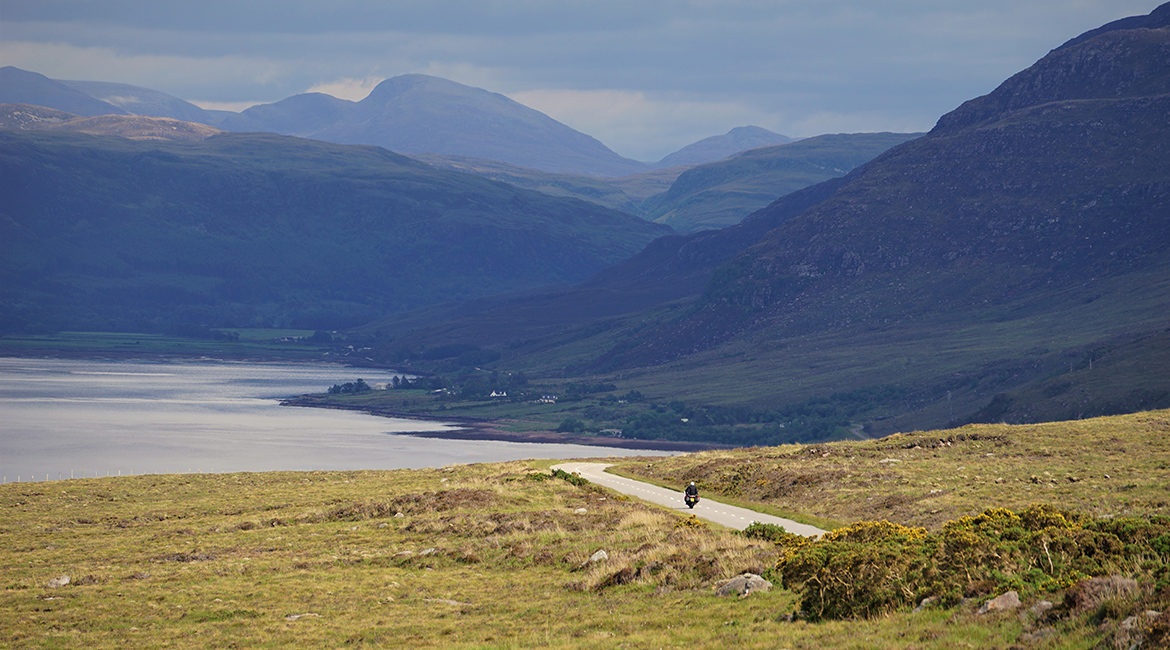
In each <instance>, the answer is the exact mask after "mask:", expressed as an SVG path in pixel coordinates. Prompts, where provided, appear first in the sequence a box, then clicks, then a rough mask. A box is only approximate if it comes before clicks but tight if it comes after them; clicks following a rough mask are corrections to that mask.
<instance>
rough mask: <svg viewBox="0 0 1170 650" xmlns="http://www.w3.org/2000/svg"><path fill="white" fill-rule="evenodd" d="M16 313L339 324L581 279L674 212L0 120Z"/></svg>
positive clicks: (336, 150)
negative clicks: (651, 213)
mask: <svg viewBox="0 0 1170 650" xmlns="http://www.w3.org/2000/svg"><path fill="white" fill-rule="evenodd" d="M0 184H2V185H0V196H3V197H4V198H3V203H2V204H0V212H2V214H3V220H2V221H0V235H2V236H0V248H2V250H0V279H2V281H0V287H2V291H3V295H2V297H0V304H2V305H3V307H2V310H0V313H2V319H0V322H2V323H3V327H2V329H4V330H6V331H12V330H18V331H19V330H32V331H43V330H54V329H61V328H71V329H76V328H93V329H99V330H126V329H132V330H135V331H159V330H168V331H169V330H171V329H173V328H178V329H179V330H184V329H190V328H196V329H197V328H200V327H216V326H235V327H244V326H252V325H258V326H269V327H271V326H276V325H282V324H283V325H297V326H299V327H307V328H311V329H312V328H319V329H334V328H337V327H340V326H343V325H352V324H357V323H359V322H364V321H366V320H369V319H371V318H373V317H375V316H380V315H383V314H386V313H390V312H394V311H398V310H402V309H408V308H412V307H418V306H421V305H425V304H430V303H436V302H441V301H446V300H455V299H460V298H471V297H475V296H479V295H485V294H489V293H496V292H500V291H506V290H512V289H517V288H521V287H525V286H535V285H544V284H549V283H557V282H575V281H580V280H581V279H583V278H586V277H588V276H589V275H591V274H593V273H595V272H596V271H597V270H599V269H601V268H603V267H605V266H607V265H610V264H613V263H615V262H617V261H620V260H621V259H624V258H625V257H627V256H629V255H631V254H633V253H635V252H637V251H638V250H639V249H641V248H642V247H643V246H645V244H646V243H648V242H649V241H651V240H652V239H654V238H655V237H658V236H660V235H662V234H664V233H667V232H669V230H668V229H666V228H665V227H662V226H657V225H655V224H650V223H647V222H645V221H642V220H640V219H637V218H635V217H631V216H628V215H625V214H621V213H618V212H614V211H609V210H605V209H603V208H600V207H598V206H595V205H593V204H589V203H584V202H581V201H575V200H568V199H557V198H554V197H550V196H548V195H545V194H541V193H538V192H528V191H524V190H520V189H517V188H514V187H512V186H508V185H505V184H502V183H495V182H492V181H488V180H486V179H481V178H478V177H475V176H470V175H467V174H460V173H455V172H446V171H440V170H435V169H433V168H430V167H428V166H426V165H424V164H422V163H419V162H417V161H413V160H410V159H408V158H405V157H402V156H399V155H396V154H393V153H390V152H388V151H386V150H384V149H378V148H375V147H353V146H340V145H332V144H327V143H322V142H315V141H310V140H302V139H297V138H290V137H285V136H276V135H265V134H247V135H243V134H222V135H218V136H214V137H211V138H208V139H206V140H203V141H201V142H196V143H167V142H138V141H131V140H126V139H122V138H112V137H97V136H86V135H81V134H70V133H51V132H43V131H41V132H24V131H0Z"/></svg>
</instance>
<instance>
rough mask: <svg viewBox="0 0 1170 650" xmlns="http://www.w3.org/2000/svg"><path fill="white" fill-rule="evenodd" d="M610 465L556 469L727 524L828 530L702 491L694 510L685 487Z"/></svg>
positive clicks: (806, 533)
mask: <svg viewBox="0 0 1170 650" xmlns="http://www.w3.org/2000/svg"><path fill="white" fill-rule="evenodd" d="M607 467H609V465H605V464H602V463H562V464H560V465H556V466H554V467H553V469H559V470H564V471H566V472H568V473H570V474H580V475H581V476H582V477H583V478H585V479H588V480H589V481H590V482H593V483H597V484H598V485H601V486H603V487H607V488H610V489H612V490H617V491H618V492H621V493H622V494H628V495H629V496H632V497H637V498H639V499H642V500H643V501H649V502H650V503H654V504H657V505H660V506H665V507H667V508H672V509H674V510H678V511H680V512H683V513H691V514H694V515H695V516H697V517H700V518H702V519H706V520H708V521H713V522H715V523H717V524H719V525H721V526H727V527H728V528H735V529H736V530H743V529H744V528H747V527H748V526H750V525H751V523H752V522H753V521H758V522H760V523H764V524H776V525H777V526H783V527H784V530H786V531H788V532H790V533H796V534H798V535H804V536H805V537H813V536H815V535H820V534H822V533H824V532H825V531H823V530H821V529H820V528H817V527H816V526H809V525H808V524H801V523H797V522H795V521H792V520H791V519H784V518H781V517H773V516H772V515H766V514H763V513H761V512H756V511H755V510H748V509H747V508H737V507H736V506H729V505H726V504H723V503H719V502H717V501H712V500H711V499H708V498H707V497H704V496H703V495H701V494H700V495H699V496H700V500H699V503H698V504H697V505H695V508H694V510H691V509H689V508H687V506H686V504H685V503H683V500H682V490H668V489H666V488H661V487H658V486H657V485H651V484H649V483H643V482H641V481H635V480H633V479H628V478H624V477H621V476H615V475H613V474H607V473H606V472H605V468H607Z"/></svg>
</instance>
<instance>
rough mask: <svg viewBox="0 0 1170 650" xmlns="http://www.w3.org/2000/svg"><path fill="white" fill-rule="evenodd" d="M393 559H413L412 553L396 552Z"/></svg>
mask: <svg viewBox="0 0 1170 650" xmlns="http://www.w3.org/2000/svg"><path fill="white" fill-rule="evenodd" d="M393 557H395V558H408V557H414V551H398V552H397V553H395V554H394V556H393Z"/></svg>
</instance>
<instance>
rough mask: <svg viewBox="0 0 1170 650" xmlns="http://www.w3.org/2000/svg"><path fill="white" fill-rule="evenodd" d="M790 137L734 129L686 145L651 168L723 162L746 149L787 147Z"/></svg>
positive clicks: (749, 128) (752, 128) (762, 130)
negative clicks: (784, 145) (779, 145)
mask: <svg viewBox="0 0 1170 650" xmlns="http://www.w3.org/2000/svg"><path fill="white" fill-rule="evenodd" d="M792 141H793V140H792V138H790V137H788V136H786V135H780V134H779V133H773V132H771V131H769V130H768V129H765V128H761V127H758V126H737V127H735V128H734V129H732V130H730V131H728V132H727V133H725V134H723V135H714V136H711V137H709V138H703V139H702V140H699V141H698V142H695V143H693V144H689V145H687V146H685V147H683V148H682V149H679V150H678V151H676V152H674V153H672V154H670V155H669V156H666V157H665V158H663V159H662V160H660V161H658V163H657V164H656V165H655V167H658V168H663V167H674V166H675V165H701V164H703V163H709V162H715V161H716V160H723V159H724V158H726V157H728V156H733V155H735V154H737V153H739V152H741V151H746V150H747V149H756V148H758V147H768V146H771V145H775V144H788V143H790V142H792Z"/></svg>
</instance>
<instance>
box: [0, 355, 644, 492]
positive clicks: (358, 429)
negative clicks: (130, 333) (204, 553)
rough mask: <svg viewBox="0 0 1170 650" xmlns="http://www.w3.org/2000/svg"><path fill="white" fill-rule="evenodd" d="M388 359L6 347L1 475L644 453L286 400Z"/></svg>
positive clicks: (368, 374)
mask: <svg viewBox="0 0 1170 650" xmlns="http://www.w3.org/2000/svg"><path fill="white" fill-rule="evenodd" d="M359 377H360V378H362V379H364V380H365V381H366V382H367V383H369V384H371V385H373V384H375V383H378V382H387V381H389V380H390V379H391V377H392V374H391V373H389V372H388V371H377V370H374V371H371V370H369V369H354V368H347V367H344V366H339V365H328V364H293V363H233V362H223V361H189V362H174V361H168V362H149V361H93V360H81V361H78V360H59V359H17V358H0V480H3V481H5V482H12V481H15V480H18V479H19V480H22V481H28V480H38V481H43V480H46V479H50V480H56V479H58V478H65V479H67V478H70V477H71V476H72V477H76V478H81V477H83V476H85V477H92V476H95V475H96V476H107V475H109V476H117V475H119V474H122V475H127V474H166V473H182V472H242V471H247V472H259V471H270V470H314V469H324V470H347V469H402V468H420V467H443V466H446V465H451V464H462V463H479V462H498V461H505V460H518V459H525V458H578V457H596V456H618V455H622V456H625V455H646V454H655V453H664V452H646V451H630V450H623V449H614V448H607V447H588V446H582V445H560V444H535V443H514V442H499V441H468V440H442V439H434V438H418V437H413V436H409V435H400V434H405V433H408V432H422V431H439V430H443V429H445V428H448V427H449V425H446V424H442V423H436V422H425V421H418V420H406V419H395V418H382V417H375V416H372V415H366V414H363V413H355V412H348V411H336V410H324V409H310V408H294V407H282V406H279V401H280V400H281V399H283V398H286V397H292V396H296V395H302V394H305V393H320V392H324V391H325V390H326V389H327V388H328V387H329V386H332V385H333V384H338V383H344V382H347V381H354V380H355V379H357V378H359Z"/></svg>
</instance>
